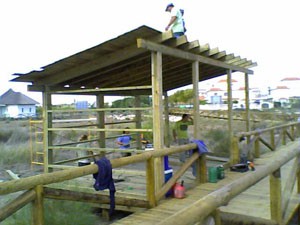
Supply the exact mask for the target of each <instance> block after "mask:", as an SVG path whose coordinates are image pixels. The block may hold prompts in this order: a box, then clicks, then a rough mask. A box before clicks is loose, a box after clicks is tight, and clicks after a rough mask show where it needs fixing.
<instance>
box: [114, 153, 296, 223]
mask: <svg viewBox="0 0 300 225" xmlns="http://www.w3.org/2000/svg"><path fill="white" fill-rule="evenodd" d="M272 154H274V153H273V152H270V153H268V154H264V155H262V156H261V158H259V159H257V160H256V161H255V166H256V168H257V169H259V167H261V166H262V165H266V164H267V163H270V160H272V159H271V158H272V157H271V156H272ZM293 161H294V159H293V160H291V161H290V162H289V163H287V164H286V165H285V166H283V167H282V168H281V175H282V176H281V177H282V183H283V184H285V180H287V178H288V176H289V173H290V171H291V169H292V166H293ZM254 172H255V171H248V172H246V173H238V172H231V171H229V170H226V171H225V175H226V178H225V179H223V180H220V181H219V182H217V183H205V184H201V185H199V186H196V187H195V188H193V189H191V190H188V191H187V192H186V197H185V198H184V199H174V198H168V199H165V200H162V201H161V202H160V204H159V205H158V206H157V207H155V208H152V209H148V210H144V211H142V212H137V213H134V214H131V215H129V216H127V217H126V218H124V219H121V220H119V221H117V222H115V223H114V224H130V225H131V224H145V225H146V224H149V225H150V224H151V225H153V224H159V223H162V224H163V221H164V220H165V219H166V218H168V217H171V216H173V215H174V214H176V213H178V212H179V211H180V210H183V209H185V208H187V207H189V206H191V205H192V204H193V203H195V202H196V201H198V200H199V199H201V198H203V197H204V196H206V195H207V194H209V193H211V192H213V191H216V190H218V189H219V188H221V187H224V186H226V185H228V184H230V183H232V182H233V181H235V180H237V179H239V178H241V177H242V176H245V175H246V174H248V173H254ZM295 186H296V185H295ZM283 188H284V187H283ZM298 203H299V196H298V195H297V194H296V190H294V191H293V197H292V198H291V199H290V201H289V205H288V210H287V212H286V213H285V216H284V223H283V224H288V222H289V220H290V219H291V216H292V214H293V213H294V212H295V210H296V209H297V206H298ZM219 209H220V215H221V218H222V220H225V221H231V222H232V223H230V222H229V223H227V224H235V223H234V222H243V224H277V223H276V222H274V221H271V215H270V184H269V176H268V177H266V178H264V179H263V180H261V181H260V182H258V183H256V184H255V185H254V186H252V187H251V188H249V189H247V190H246V191H245V192H243V193H241V194H240V195H238V196H237V197H235V198H234V199H232V200H231V201H230V203H229V204H228V205H226V206H222V207H220V208H219ZM247 221H248V222H249V223H247ZM250 221H251V223H250ZM178 222H179V223H178V224H180V221H178Z"/></svg>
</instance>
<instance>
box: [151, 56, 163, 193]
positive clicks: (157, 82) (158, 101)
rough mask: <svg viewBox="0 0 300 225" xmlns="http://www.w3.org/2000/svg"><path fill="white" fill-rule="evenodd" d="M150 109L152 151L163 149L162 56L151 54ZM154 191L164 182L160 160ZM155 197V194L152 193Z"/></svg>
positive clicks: (157, 160)
mask: <svg viewBox="0 0 300 225" xmlns="http://www.w3.org/2000/svg"><path fill="white" fill-rule="evenodd" d="M151 60H152V70H151V72H152V107H153V110H152V112H153V147H154V151H155V150H157V149H162V148H163V147H164V135H163V132H164V120H163V101H162V95H163V88H162V54H161V53H160V52H152V54H151ZM154 167H155V168H154V170H155V191H158V190H159V189H160V188H161V187H162V185H163V182H164V166H163V163H162V158H161V157H159V158H155V159H154ZM154 195H155V193H154Z"/></svg>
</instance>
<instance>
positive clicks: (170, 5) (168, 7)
mask: <svg viewBox="0 0 300 225" xmlns="http://www.w3.org/2000/svg"><path fill="white" fill-rule="evenodd" d="M173 7H174V4H173V3H169V4H168V5H167V7H166V12H171V10H172V8H173Z"/></svg>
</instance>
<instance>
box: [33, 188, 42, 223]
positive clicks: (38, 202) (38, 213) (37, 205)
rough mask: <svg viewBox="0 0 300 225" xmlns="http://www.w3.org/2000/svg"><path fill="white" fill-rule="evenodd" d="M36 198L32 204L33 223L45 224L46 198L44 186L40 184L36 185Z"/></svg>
mask: <svg viewBox="0 0 300 225" xmlns="http://www.w3.org/2000/svg"><path fill="white" fill-rule="evenodd" d="M35 193H36V198H35V199H34V201H33V204H32V225H43V224H44V199H43V186H42V185H38V186H36V187H35Z"/></svg>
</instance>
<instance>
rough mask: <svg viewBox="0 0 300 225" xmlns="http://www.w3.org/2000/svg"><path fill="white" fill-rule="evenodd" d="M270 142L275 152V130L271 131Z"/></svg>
mask: <svg viewBox="0 0 300 225" xmlns="http://www.w3.org/2000/svg"><path fill="white" fill-rule="evenodd" d="M270 142H271V146H272V148H273V151H275V149H276V145H275V132H274V129H272V130H270Z"/></svg>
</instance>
